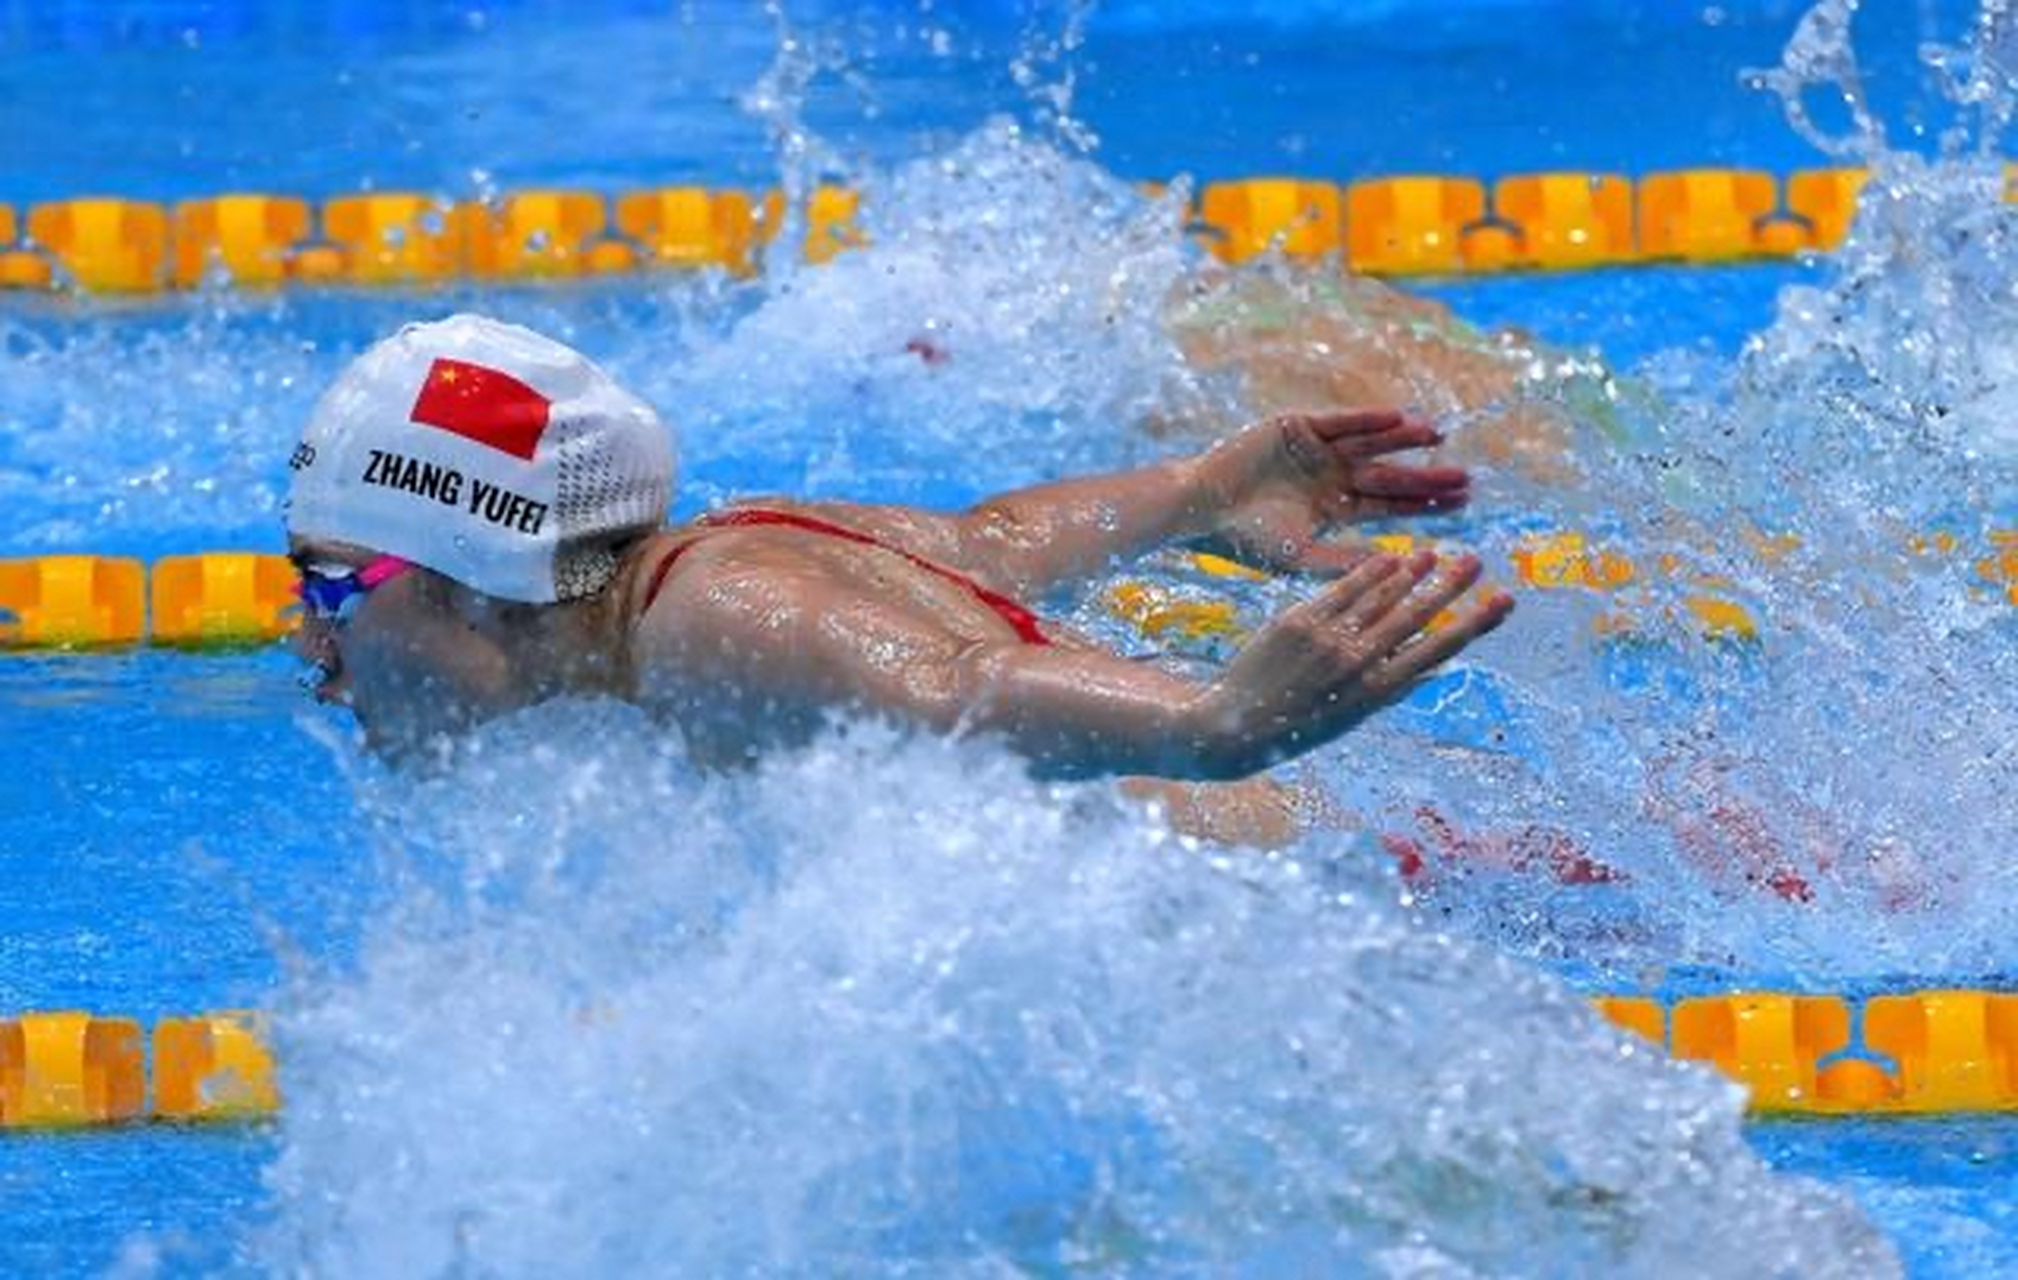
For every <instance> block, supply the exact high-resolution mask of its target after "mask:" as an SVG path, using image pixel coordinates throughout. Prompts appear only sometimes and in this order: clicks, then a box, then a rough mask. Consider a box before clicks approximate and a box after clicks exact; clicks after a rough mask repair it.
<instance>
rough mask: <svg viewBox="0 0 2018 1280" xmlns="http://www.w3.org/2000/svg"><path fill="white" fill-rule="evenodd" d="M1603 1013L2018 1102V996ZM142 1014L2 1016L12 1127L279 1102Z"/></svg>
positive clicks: (4, 1088)
mask: <svg viewBox="0 0 2018 1280" xmlns="http://www.w3.org/2000/svg"><path fill="white" fill-rule="evenodd" d="M1591 1003H1592V1005H1593V1006H1594V1007H1595V1009H1596V1010H1597V1012H1598V1013H1599V1014H1600V1015H1601V1016H1602V1017H1604V1018H1605V1019H1607V1020H1608V1021H1610V1022H1611V1023H1612V1024H1613V1025H1614V1026H1616V1027H1618V1028H1620V1029H1621V1030H1622V1031H1623V1032H1625V1033H1627V1034H1628V1035H1631V1036H1637V1037H1642V1038H1644V1039H1646V1040H1649V1041H1651V1042H1653V1043H1654V1044H1656V1045H1658V1046H1660V1047H1661V1048H1663V1049H1664V1050H1665V1051H1666V1052H1668V1053H1670V1054H1672V1055H1673V1056H1675V1057H1676V1058H1681V1059H1685V1060H1689V1061H1695V1062H1700V1063H1704V1064H1707V1065H1709V1066H1712V1067H1715V1068H1716V1069H1717V1070H1719V1071H1721V1072H1723V1073H1724V1074H1725V1075H1726V1076H1728V1077H1729V1078H1730V1079H1732V1080H1733V1081H1735V1082H1737V1083H1738V1084H1741V1085H1743V1086H1744V1087H1745V1088H1746V1090H1747V1092H1748V1095H1749V1105H1750V1108H1751V1110H1752V1112H1753V1113H1754V1114H1755V1115H1761V1116H1771V1115H1789V1116H1793V1115H1799V1116H1818V1117H1822V1116H1879V1115H1897V1116H1933V1115H1957V1114H1967V1113H1981V1112H2001V1111H2018V993H2010V992H1999V991H1983V990H1960V989H1958V990H1934V991H1915V992H1908V993H1901V994H1893V995H1874V996H1868V997H1865V998H1863V999H1862V1000H1861V1001H1858V1000H1854V999H1850V998H1845V997H1843V996H1835V995H1804V994H1789V993H1783V992H1770V991H1750V992H1737V993H1732V994H1726V995H1708V996H1696V997H1691V998H1688V999H1681V1000H1676V1001H1674V1002H1673V1003H1672V1004H1671V1005H1670V1004H1664V1003H1663V1002H1661V1001H1660V1000H1657V999H1654V998H1652V997H1646V996H1600V997H1595V998H1594V999H1593V1000H1592V1002H1591ZM149 1047H150V1038H148V1037H144V1036H143V1034H142V1031H141V1027H140V1024H139V1022H138V1021H136V1020H135V1019H132V1018H120V1017H101V1016H98V1015H95V1014H91V1013H87V1012H83V1011H78V1010H64V1011H54V1012H36V1013H20V1014H16V1015H14V1016H13V1017H11V1018H7V1019H4V1020H0V1129H5V1130H46V1129H67V1128H84V1127H92V1126H102V1125H121V1124H137V1123H141V1122H145V1121H150V1120H152V1121H168V1122H179V1123H190V1122H214V1121H243V1120H256V1119H261V1118H265V1117H270V1116H273V1115H276V1114H278V1113H279V1111H280V1106H281V1099H280V1092H279V1089H278V1087H277V1086H276V1084H275V1068H274V1057H273V1053H272V1050H271V1049H270V1047H269V1033H268V1031H267V1029H266V1027H265V1025H264V1023H263V1021H262V1020H261V1019H260V1017H259V1016H258V1015H257V1014H253V1013H246V1012H221V1013H205V1014H199V1015H196V1016H194V1017H169V1018H162V1019H160V1020H159V1021H158V1022H156V1023H155V1025H154V1031H153V1035H152V1037H151V1048H152V1054H151V1058H150V1055H149V1053H148V1052H147V1050H148V1048H149Z"/></svg>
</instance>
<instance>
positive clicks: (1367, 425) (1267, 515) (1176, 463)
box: [957, 409, 1470, 594]
mask: <svg viewBox="0 0 2018 1280" xmlns="http://www.w3.org/2000/svg"><path fill="white" fill-rule="evenodd" d="M1441 440H1442V435H1441V434H1440V433H1439V432H1438V431H1437V430H1436V429H1435V428H1434V427H1433V426H1431V425H1430V424H1429V423H1427V422H1426V421H1424V420H1422V419H1420V418H1417V417H1415V416H1413V415H1410V414H1406V413H1403V412H1402V411H1400V410H1396V409H1354V410H1342V411H1337V412H1325V413H1292V414H1282V415H1278V416H1277V417H1274V418H1270V419H1267V420H1265V421H1263V422H1258V423H1255V424H1254V425H1252V426H1250V427H1248V428H1246V429H1245V430H1243V431H1241V432H1240V433H1238V434H1236V435H1234V436H1232V437H1230V438H1228V439H1227V440H1225V441H1222V442H1221V443H1220V444H1218V445H1217V446H1215V447H1213V448H1212V449H1209V450H1207V451H1206V452H1204V453H1202V454H1198V455H1195V456H1193V457H1189V458H1180V459H1175V460H1172V461H1170V462H1165V463H1161V464H1158V465H1155V466H1150V467H1144V468H1141V469H1139V470H1135V471H1125V472H1117V473H1114V474H1112V475H1104V476H1092V477H1087V478H1084V479H1078V480H1067V481H1062V482H1060V483H1057V484H1049V485H1041V486H1038V487H1035V488H1031V489H1024V490H1019V491H1017V492H1014V493H1008V494H1004V495H1002V496H1000V497H997V498H992V499H990V500H988V501H987V502H984V503H982V504H980V505H979V506H977V507H975V508H974V509H973V510H972V511H970V512H968V513H967V514H966V515H965V516H963V517H961V518H960V519H959V522H958V528H957V538H958V543H959V552H958V554H959V558H960V559H961V560H962V561H963V562H965V563H968V564H973V565H977V566H986V567H988V568H992V569H993V570H994V572H995V573H996V574H997V575H999V576H1003V577H1006V578H1007V579H1008V581H1009V582H1010V584H1011V585H1012V587H1013V588H1014V589H1015V590H1017V591H1021V592H1027V593H1030V594H1040V593H1042V592H1043V591H1044V590H1046V589H1048V588H1050V587H1051V586H1053V585H1056V584H1058V583H1062V582H1069V581H1073V580H1077V579H1083V578H1087V577H1091V576H1095V575H1098V574H1101V573H1104V572H1107V571H1108V570H1110V569H1111V568H1112V567H1113V566H1114V564H1115V562H1116V561H1119V560H1124V559H1127V558H1129V557H1132V556H1135V555H1139V554H1141V553H1142V552H1144V551H1148V550H1151V549H1153V548H1155V547H1158V546H1162V545H1164V544H1167V543H1171V542H1182V541H1189V540H1193V539H1201V538H1212V539H1215V540H1218V541H1220V542H1222V543H1224V544H1226V545H1227V547H1228V549H1229V550H1232V551H1233V552H1234V553H1235V554H1238V555H1241V556H1243V557H1244V558H1247V559H1251V560H1254V561H1256V562H1258V563H1261V564H1263V565H1267V566H1269V567H1273V568H1282V569H1296V570H1306V571H1317V572H1328V573H1334V574H1335V573H1342V572H1344V571H1345V570H1347V569H1350V568H1351V567H1352V566H1353V565H1354V564H1356V563H1358V561H1359V560H1360V559H1361V558H1362V557H1363V555H1364V554H1365V553H1364V549H1363V548H1361V547H1359V546H1357V545H1355V544H1341V543H1334V542H1327V541H1324V540H1322V539H1321V537H1320V535H1321V534H1322V533H1323V531H1324V530H1325V528H1326V527H1327V526H1329V525H1332V524H1337V523H1344V522H1350V521H1356V520H1364V519H1368V518H1372V517H1375V516H1386V515H1412V514H1419V513H1422V512H1426V511H1438V510H1448V509H1451V508H1454V507H1456V506H1459V505H1462V504H1463V503H1464V502H1465V501H1466V499H1467V498H1468V496H1469V494H1468V486H1469V484H1470V478H1469V476H1468V475H1467V474H1466V473H1465V472H1464V470H1463V469H1462V468H1459V467H1449V466H1415V465H1407V464H1401V463H1395V462H1391V461H1387V460H1386V459H1387V458H1388V456H1389V455H1392V454H1395V453H1398V452H1403V451H1407V450H1414V449H1423V448H1428V447H1431V446H1433V445H1435V444H1437V443H1439V442H1440V441H1441Z"/></svg>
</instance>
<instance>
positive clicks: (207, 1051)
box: [0, 1010, 280, 1129]
mask: <svg viewBox="0 0 2018 1280" xmlns="http://www.w3.org/2000/svg"><path fill="white" fill-rule="evenodd" d="M267 1039H268V1036H267V1033H266V1031H265V1029H264V1025H263V1023H262V1022H261V1020H260V1019H259V1018H258V1016H257V1015H255V1014H250V1013H243V1012H223V1013H205V1014H199V1015H196V1016H194V1017H186V1018H163V1019H161V1020H160V1021H158V1022H156V1023H155V1024H154V1034H153V1036H152V1038H151V1047H152V1050H153V1053H152V1057H151V1063H150V1059H149V1055H148V1053H147V1048H148V1043H147V1040H146V1038H145V1037H143V1036H142V1033H141V1029H140V1024H139V1023H138V1022H137V1021H135V1020H134V1019H132V1018H112V1017H99V1016H96V1015H94V1014H90V1013H85V1012H82V1011H78V1010H65V1011H56V1012H46V1013H22V1014H17V1015H15V1016H14V1017H11V1018H8V1019H6V1020H4V1021H0V1128H6V1129H63V1128H80V1127H85V1126H92V1125H108V1124H122V1123H130V1122H137V1121H142V1120H163V1121H176V1122H198V1121H226V1120H246V1119H257V1118H259V1117H262V1116H269V1115H272V1114H274V1113H275V1112H276V1111H278V1110H279V1108H280V1093H279V1090H278V1089H277V1088H276V1086H275V1084H274V1064H273V1054H272V1053H271V1051H270V1050H269V1049H268V1048H267ZM150 1065H151V1067H152V1071H151V1073H150V1071H149V1067H150ZM150 1074H151V1084H152V1088H151V1089H150V1088H149V1084H150Z"/></svg>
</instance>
